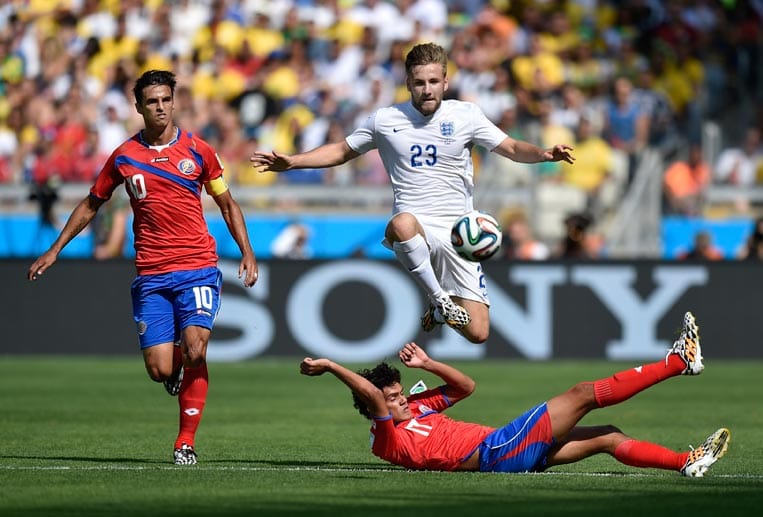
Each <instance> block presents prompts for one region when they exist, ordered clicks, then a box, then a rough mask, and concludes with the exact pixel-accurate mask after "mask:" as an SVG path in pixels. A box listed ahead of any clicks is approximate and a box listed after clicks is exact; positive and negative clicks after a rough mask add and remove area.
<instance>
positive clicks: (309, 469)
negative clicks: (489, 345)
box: [0, 465, 763, 479]
mask: <svg viewBox="0 0 763 517" xmlns="http://www.w3.org/2000/svg"><path fill="white" fill-rule="evenodd" d="M183 469H187V470H196V471H198V470H202V471H217V472H223V471H234V472H235V471H237V472H367V473H371V472H384V473H390V472H397V473H404V474H419V475H427V474H432V473H440V472H436V471H426V470H425V471H416V470H403V469H394V468H378V469H376V468H354V467H225V466H218V467H214V466H199V465H195V466H192V467H188V466H176V465H157V466H155V467H139V466H120V465H103V466H69V465H58V466H55V465H47V466H46V465H38V466H34V465H0V470H11V471H12V470H40V471H88V470H95V471H98V470H101V471H103V470H114V471H119V470H126V471H141V470H183ZM512 475H520V476H571V477H575V476H577V477H645V478H648V477H655V475H654V474H647V473H641V472H520V473H514V474H512ZM708 477H713V478H724V479H763V475H760V474H711V475H710V476H708Z"/></svg>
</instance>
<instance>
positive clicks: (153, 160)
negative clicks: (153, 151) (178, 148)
mask: <svg viewBox="0 0 763 517" xmlns="http://www.w3.org/2000/svg"><path fill="white" fill-rule="evenodd" d="M168 161H170V158H169V156H160V157H159V158H154V159H152V160H151V163H160V162H168Z"/></svg>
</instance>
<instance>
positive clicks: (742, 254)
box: [737, 217, 763, 260]
mask: <svg viewBox="0 0 763 517" xmlns="http://www.w3.org/2000/svg"><path fill="white" fill-rule="evenodd" d="M737 258H738V259H740V260H763V217H759V218H757V219H756V220H755V223H754V225H753V229H752V233H751V234H750V236H749V237H747V240H746V241H745V244H744V246H743V247H742V248H741V249H740V250H739V251H738V253H737Z"/></svg>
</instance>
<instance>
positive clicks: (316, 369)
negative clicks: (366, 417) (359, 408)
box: [299, 357, 389, 416]
mask: <svg viewBox="0 0 763 517" xmlns="http://www.w3.org/2000/svg"><path fill="white" fill-rule="evenodd" d="M299 371H300V373H301V374H302V375H309V376H311V377H315V376H318V375H323V374H324V373H326V372H330V373H332V374H334V376H335V377H336V378H337V379H339V380H340V381H342V382H343V383H345V384H346V385H347V387H348V388H350V389H351V390H352V391H353V392H355V393H357V394H358V396H359V397H360V398H361V399H363V402H365V403H366V406H367V407H368V411H369V412H370V413H371V414H372V415H374V416H387V415H389V409H387V404H386V403H385V401H384V394H383V393H382V391H381V390H380V389H379V388H377V387H376V386H374V385H373V384H372V383H371V381H369V380H368V379H366V378H365V377H363V376H361V375H358V374H357V373H355V372H353V371H352V370H348V369H347V368H345V367H344V366H342V365H341V364H338V363H335V362H334V361H331V360H329V359H313V358H311V357H305V358H304V359H303V360H302V363H301V364H300V365H299Z"/></svg>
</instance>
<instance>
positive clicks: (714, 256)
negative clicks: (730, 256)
mask: <svg viewBox="0 0 763 517" xmlns="http://www.w3.org/2000/svg"><path fill="white" fill-rule="evenodd" d="M678 259H679V260H723V252H722V251H721V250H720V249H719V248H717V247H716V246H715V245H714V244H713V236H712V235H711V234H710V232H708V231H705V230H701V231H699V232H697V233H696V234H695V235H694V246H693V247H692V248H691V249H690V250H688V251H686V252H684V253H681V254H679V255H678Z"/></svg>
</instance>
